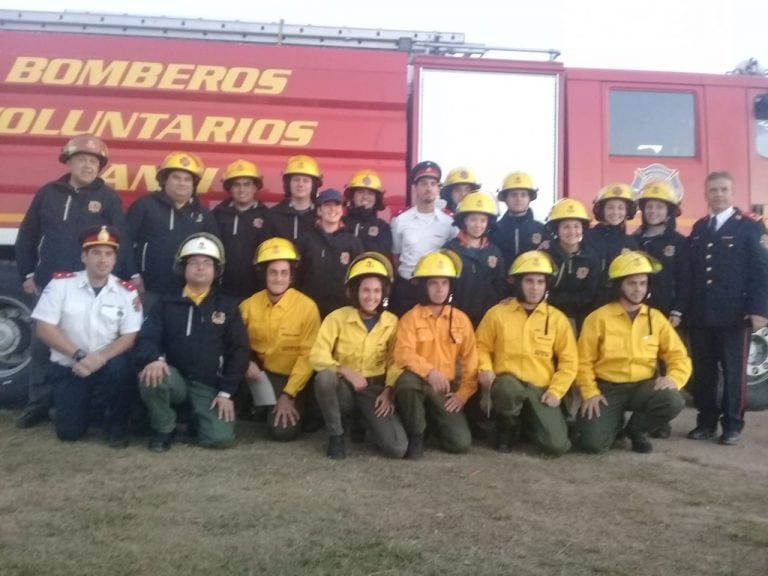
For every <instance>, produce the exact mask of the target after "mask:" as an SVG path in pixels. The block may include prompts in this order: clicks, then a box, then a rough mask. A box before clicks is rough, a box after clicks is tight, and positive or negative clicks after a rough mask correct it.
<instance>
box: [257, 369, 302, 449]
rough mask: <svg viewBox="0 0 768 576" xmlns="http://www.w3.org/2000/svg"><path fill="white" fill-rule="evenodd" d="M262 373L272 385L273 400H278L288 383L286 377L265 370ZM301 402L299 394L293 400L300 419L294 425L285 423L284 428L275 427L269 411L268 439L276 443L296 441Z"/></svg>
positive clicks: (299, 425) (272, 414)
mask: <svg viewBox="0 0 768 576" xmlns="http://www.w3.org/2000/svg"><path fill="white" fill-rule="evenodd" d="M264 373H265V374H266V375H267V377H268V378H269V381H270V382H271V383H272V389H273V390H274V391H275V398H280V395H281V394H282V393H283V390H284V389H285V385H286V384H287V383H288V376H285V375H283V374H275V373H274V372H268V371H266V370H265V371H264ZM302 392H303V391H302ZM303 400H304V396H303V394H301V393H299V394H298V395H297V396H296V399H295V400H294V406H295V407H296V410H297V411H298V413H299V418H300V419H299V420H298V421H297V422H296V424H290V423H287V424H285V425H284V426H276V425H275V414H274V412H272V411H271V410H270V411H269V414H267V434H269V437H270V438H272V440H277V441H278V442H288V441H290V440H295V439H296V437H297V436H298V435H299V432H301V418H304V402H303Z"/></svg>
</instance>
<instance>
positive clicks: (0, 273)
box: [0, 261, 32, 408]
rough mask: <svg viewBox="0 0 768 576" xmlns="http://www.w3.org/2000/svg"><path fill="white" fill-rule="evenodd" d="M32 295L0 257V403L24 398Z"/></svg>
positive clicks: (6, 404) (13, 268)
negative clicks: (24, 289)
mask: <svg viewBox="0 0 768 576" xmlns="http://www.w3.org/2000/svg"><path fill="white" fill-rule="evenodd" d="M31 313H32V298H31V297H30V296H29V295H28V294H25V293H24V291H23V290H22V288H21V285H20V284H19V274H18V272H17V271H16V266H15V265H14V264H13V263H12V262H7V261H0V407H3V408H8V407H16V406H21V405H23V404H25V403H26V401H27V393H28V387H29V367H30V363H31V360H32V355H31V351H32V348H31V342H32V323H31V320H30V314H31Z"/></svg>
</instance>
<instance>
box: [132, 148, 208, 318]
mask: <svg viewBox="0 0 768 576" xmlns="http://www.w3.org/2000/svg"><path fill="white" fill-rule="evenodd" d="M204 172H205V166H204V165H203V162H202V160H200V158H199V157H198V156H197V155H196V154H192V153H190V152H171V153H170V154H168V155H167V156H166V157H165V159H164V160H163V163H162V164H161V165H160V168H159V169H158V171H157V182H158V184H159V185H160V190H158V191H156V192H153V193H151V194H149V195H147V196H144V197H142V198H139V199H138V200H136V202H134V203H133V204H132V205H131V207H130V208H129V209H128V223H129V224H130V227H131V234H132V236H133V242H134V246H135V256H136V260H137V262H138V263H139V269H140V271H141V280H142V283H143V290H144V310H145V312H149V310H150V308H151V307H152V305H153V304H154V303H155V302H156V301H157V300H158V299H159V298H160V296H162V295H163V294H165V293H167V292H170V291H171V290H173V289H176V288H181V285H180V284H179V278H178V277H177V276H176V275H175V274H174V273H173V270H174V259H175V255H176V253H177V251H178V249H179V246H180V245H181V242H182V241H183V240H184V239H185V238H186V237H188V236H189V235H190V234H194V233H197V232H208V233H211V234H214V235H218V233H219V229H218V226H216V221H215V220H214V218H213V216H212V215H211V213H210V212H209V211H208V210H207V209H206V208H205V207H203V205H202V204H201V203H200V201H199V200H198V198H197V194H196V190H197V186H198V184H200V179H201V178H202V177H203V173H204Z"/></svg>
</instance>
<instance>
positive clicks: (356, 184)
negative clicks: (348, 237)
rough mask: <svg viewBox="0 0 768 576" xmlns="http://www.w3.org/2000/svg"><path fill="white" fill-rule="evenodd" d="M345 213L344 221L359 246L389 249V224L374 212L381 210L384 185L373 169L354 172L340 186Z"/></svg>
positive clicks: (389, 250)
mask: <svg viewBox="0 0 768 576" xmlns="http://www.w3.org/2000/svg"><path fill="white" fill-rule="evenodd" d="M344 204H345V206H346V207H347V214H346V215H345V216H344V224H345V225H346V227H347V229H348V230H349V231H350V232H351V233H352V234H353V235H355V236H356V237H357V238H359V239H360V241H361V242H362V243H363V248H365V249H366V250H368V251H372V252H379V253H380V254H390V253H391V252H392V228H390V226H389V223H388V222H386V221H385V220H382V219H381V218H379V217H378V216H377V214H378V213H379V212H380V211H381V210H384V188H383V186H382V184H381V178H380V177H379V175H378V173H376V172H374V171H373V170H360V171H358V172H355V173H354V174H353V175H352V178H350V180H349V183H348V184H347V186H346V187H345V188H344Z"/></svg>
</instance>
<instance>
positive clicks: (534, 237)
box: [531, 232, 541, 246]
mask: <svg viewBox="0 0 768 576" xmlns="http://www.w3.org/2000/svg"><path fill="white" fill-rule="evenodd" d="M531 242H533V243H534V244H536V245H537V246H538V245H539V244H541V234H539V233H538V232H534V233H533V234H531Z"/></svg>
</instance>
